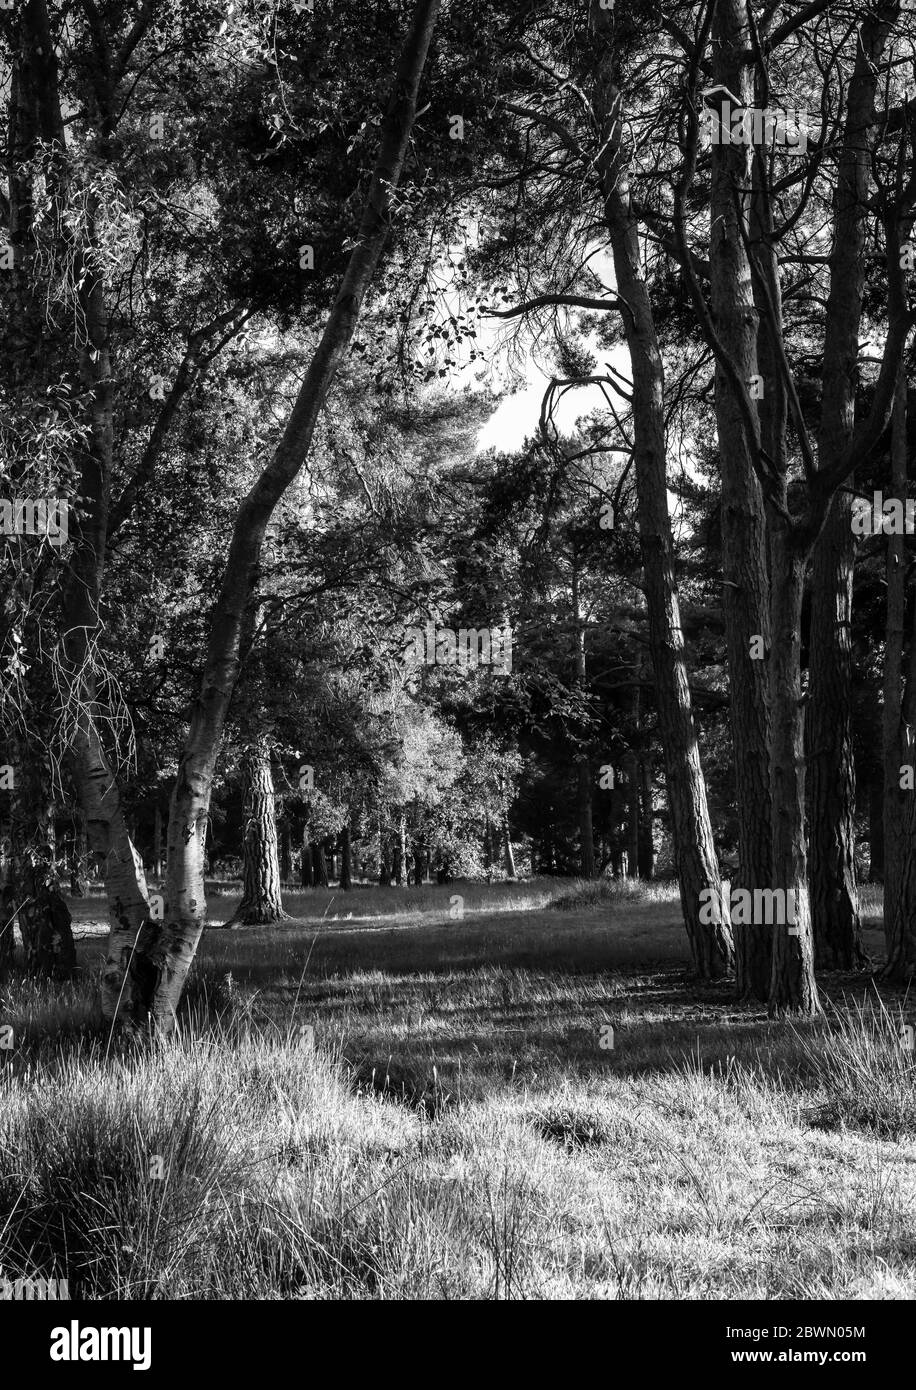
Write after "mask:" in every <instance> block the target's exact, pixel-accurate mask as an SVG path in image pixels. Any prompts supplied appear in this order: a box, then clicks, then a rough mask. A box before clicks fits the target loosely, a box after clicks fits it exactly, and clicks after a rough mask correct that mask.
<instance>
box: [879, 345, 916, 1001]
mask: <svg viewBox="0 0 916 1390" xmlns="http://www.w3.org/2000/svg"><path fill="white" fill-rule="evenodd" d="M906 430H907V389H906V376H905V374H904V373H903V372H901V374H900V378H899V380H898V383H897V392H896V397H895V401H894V416H893V423H892V427H891V469H892V484H891V491H892V493H893V495H894V497H898V498H904V497H905V496H906V472H907V469H906V454H907V442H906ZM906 576H907V548H906V537H905V536H888V537H887V631H886V636H885V648H884V940H885V948H886V958H885V964H884V969H883V972H882V973H883V975H884V977H885V978H886V979H889V980H893V981H895V982H897V983H899V984H909V982H910V981H911V980H912V979H913V976H914V974H916V791H914V790H912V787H913V779H914V772H916V743H914V732H916V605H914V606H913V612H912V616H911V619H910V635H909V643H907V641H906V632H905V625H906V607H907V577H906ZM907 646H909V652H908V653H907V650H906V648H907Z"/></svg>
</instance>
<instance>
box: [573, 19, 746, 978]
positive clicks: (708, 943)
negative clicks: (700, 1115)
mask: <svg viewBox="0 0 916 1390" xmlns="http://www.w3.org/2000/svg"><path fill="white" fill-rule="evenodd" d="M591 17H592V22H593V27H594V29H595V31H596V41H597V43H598V45H599V59H598V74H597V79H596V83H595V89H594V93H593V106H594V110H595V113H596V116H597V118H598V153H597V156H596V169H597V173H598V177H599V180H600V184H601V191H602V194H603V198H604V211H605V222H606V225H607V228H608V232H609V235H610V241H611V248H612V252H613V259H614V268H615V272H616V278H617V288H618V292H619V294H620V297H621V299H622V300H623V301H624V303H625V305H626V306H627V307H626V309H625V310H624V312H623V325H624V331H625V334H626V341H627V346H628V348H629V352H630V364H631V374H632V382H633V391H632V411H633V436H634V461H635V469H636V490H637V496H638V526H639V541H640V550H641V554H642V564H643V578H644V588H645V595H646V607H647V610H648V617H649V647H650V654H651V657H652V669H653V675H654V680H655V695H656V701H657V705H658V715H659V729H660V734H661V741H662V746H663V748H664V754H665V768H666V786H667V794H668V804H669V808H670V812H671V831H672V840H673V848H674V859H675V864H676V867H677V876H678V883H679V885H680V890H681V908H682V911H683V915H684V923H685V926H686V929H687V936H688V940H689V942H690V950H691V955H692V959H693V965H694V969H695V970H696V972H697V974H699V975H700V976H702V977H704V978H716V977H718V976H721V975H723V974H725V972H726V971H727V970H728V969H729V968H730V967H731V965H732V962H733V947H732V936H731V924H730V923H729V922H728V921H726V920H724V919H723V916H722V913H721V884H720V880H719V865H718V860H717V858H716V851H715V846H714V844H713V837H712V825H711V822H710V818H709V807H708V805H707V800H706V782H705V780H704V777H703V770H702V768H701V766H700V753H699V747H698V745H697V735H696V729H695V727H694V722H693V711H692V707H691V699H690V687H689V685H688V681H687V665H686V659H685V652H684V635H683V630H682V628H681V617H680V605H679V603H678V595H677V584H676V580H675V572H674V543H673V538H672V533H671V519H670V516H669V514H668V479H667V448H666V438H665V381H664V368H663V364H662V357H661V352H660V350H659V344H658V338H657V334H656V329H655V322H654V319H653V315H652V306H651V301H650V296H649V288H648V285H647V284H646V280H645V277H644V270H643V257H642V254H641V249H640V241H639V226H638V221H637V218H636V215H635V213H634V211H633V209H632V207H631V204H630V179H629V169H628V167H627V164H626V160H625V158H624V155H623V153H622V149H623V138H624V130H623V121H624V117H623V112H622V109H621V93H620V91H619V88H618V87H617V85H616V79H615V75H614V54H613V25H614V19H613V11H604V10H602V9H601V7H600V6H599V5H597V4H596V3H594V0H593V3H592V7H591ZM704 903H709V904H710V911H709V912H708V913H705V912H703V907H704ZM707 917H708V918H709V919H710V920H709V921H708V922H707V921H706V920H705V919H706V918H707Z"/></svg>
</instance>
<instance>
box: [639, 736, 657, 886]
mask: <svg viewBox="0 0 916 1390" xmlns="http://www.w3.org/2000/svg"><path fill="white" fill-rule="evenodd" d="M639 781H640V788H639V851H638V864H639V877H640V878H643V879H646V880H649V879H653V878H654V877H655V836H654V829H655V817H654V815H653V810H652V763H651V760H650V756H649V750H648V749H643V753H642V757H641V758H640V760H639Z"/></svg>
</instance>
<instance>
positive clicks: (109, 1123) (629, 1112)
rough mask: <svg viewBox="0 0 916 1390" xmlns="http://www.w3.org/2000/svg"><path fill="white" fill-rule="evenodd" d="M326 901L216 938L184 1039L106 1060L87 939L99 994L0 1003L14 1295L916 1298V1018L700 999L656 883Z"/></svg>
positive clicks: (839, 984)
mask: <svg viewBox="0 0 916 1390" xmlns="http://www.w3.org/2000/svg"><path fill="white" fill-rule="evenodd" d="M455 894H459V895H461V896H463V897H464V899H465V902H464V909H465V911H464V918H463V920H460V921H459V920H454V919H452V918H450V917H449V900H450V898H451V897H452V896H453V895H455ZM333 896H334V895H333V894H319V893H318V892H315V893H312V894H303V895H296V896H291V898H290V900H289V901H288V903H287V907H288V909H289V910H291V911H294V912H296V913H297V917H296V919H295V920H294V921H292V922H289V923H284V924H283V926H282V927H279V928H274V929H259V928H251V929H246V930H243V931H232V932H212V933H211V934H209V935H208V936H207V938H206V939H205V948H204V951H203V956H202V960H201V966H200V969H199V970H198V972H197V976H196V979H195V983H194V985H193V988H192V989H191V991H190V992H189V1000H188V1008H187V1010H186V1013H185V1017H184V1020H183V1024H182V1033H181V1037H180V1038H179V1040H178V1041H177V1042H176V1043H173V1044H171V1045H169V1046H168V1047H161V1048H156V1049H153V1050H152V1051H146V1052H139V1051H136V1050H130V1049H127V1050H125V1049H123V1048H122V1047H121V1046H120V1045H118V1044H117V1043H116V1042H110V1040H109V1039H108V1038H107V1036H106V1034H105V1030H104V1029H103V1028H102V1026H101V1024H100V1021H99V1020H98V1017H97V1014H96V1012H95V1004H94V993H93V976H94V971H95V969H96V964H97V958H98V954H99V948H100V944H101V943H100V941H99V940H98V939H97V938H93V937H88V938H87V939H86V940H84V941H83V942H82V944H81V948H80V949H81V954H82V956H83V959H84V962H85V967H86V969H85V977H84V981H83V983H82V984H81V985H80V986H79V987H77V988H75V989H73V990H70V991H64V992H59V991H56V992H53V993H52V992H49V991H47V990H45V989H41V988H35V987H27V986H19V987H18V988H17V989H16V990H15V991H14V992H13V993H12V994H11V996H10V997H9V998H7V999H5V1000H3V1001H0V1022H10V1023H12V1025H13V1027H14V1029H15V1030H16V1047H15V1048H14V1049H13V1050H12V1051H8V1052H5V1053H0V1058H2V1059H3V1060H2V1062H0V1087H2V1091H3V1094H2V1096H0V1265H2V1270H0V1273H2V1274H3V1275H5V1276H6V1277H15V1276H17V1275H18V1276H20V1277H46V1278H51V1277H66V1278H68V1279H69V1283H70V1288H71V1292H72V1293H73V1295H74V1296H76V1297H90V1298H91V1297H113V1296H114V1297H119V1298H127V1297H140V1298H156V1297H166V1298H217V1299H219V1298H237V1297H249V1298H314V1297H324V1298H327V1297H330V1298H342V1299H349V1298H359V1299H362V1298H385V1299H392V1298H426V1297H437V1298H499V1299H502V1298H509V1299H514V1298H544V1297H547V1298H577V1299H578V1298H624V1299H630V1298H695V1299H699V1298H704V1299H709V1298H739V1299H744V1298H758V1297H760V1298H912V1297H914V1295H916V1265H914V1253H916V1248H914V1247H916V1237H914V1236H913V1229H914V1223H913V1206H914V1202H916V1162H914V1160H916V1085H914V1072H913V1058H912V1054H906V1053H904V1052H903V1051H901V1049H900V1046H899V1043H898V1040H897V1029H898V1027H899V1022H900V1019H901V1018H902V1017H903V1016H906V1017H907V1018H909V1017H910V1015H909V1011H908V1008H907V1005H906V1001H905V1000H901V999H900V998H899V997H898V996H895V995H893V994H886V995H885V998H884V1001H883V1003H882V1002H881V1001H879V999H878V996H877V994H876V993H875V990H874V986H873V985H871V984H870V982H868V981H867V980H865V979H862V978H861V977H859V978H856V977H852V976H850V977H842V976H833V977H825V980H824V982H823V983H824V985H825V987H826V990H827V992H828V995H829V996H830V997H831V999H832V1001H833V1008H832V1010H831V1012H830V1014H829V1016H828V1019H827V1021H825V1023H824V1024H822V1025H820V1026H818V1027H809V1028H806V1029H798V1028H793V1027H791V1026H789V1025H777V1024H773V1023H770V1022H768V1021H767V1020H766V1019H765V1018H764V1017H763V1016H762V1014H761V1012H760V1011H759V1010H757V1009H754V1008H751V1007H744V1006H738V1005H736V1004H735V1002H734V1001H733V1000H732V998H731V997H730V993H729V988H728V986H727V985H716V986H704V987H702V988H697V987H695V985H694V984H693V983H691V982H690V981H689V980H688V979H687V977H686V975H685V959H684V944H683V939H682V936H681V932H680V930H679V929H678V927H677V925H676V912H675V909H674V907H673V904H672V902H671V897H670V893H669V892H666V891H657V892H656V893H654V894H653V895H651V896H647V895H643V894H635V895H634V894H631V893H627V892H621V891H620V890H619V889H614V890H607V889H599V890H595V889H593V888H592V887H591V886H588V887H586V888H585V890H584V891H583V890H582V889H581V887H579V886H575V885H574V886H572V887H571V886H570V885H569V884H564V885H558V884H551V883H548V882H539V883H535V884H530V885H518V884H515V885H493V886H492V887H489V888H488V887H484V886H480V885H478V886H476V887H472V886H471V885H452V886H450V887H449V888H447V889H438V888H426V889H414V890H394V889H392V890H373V891H370V890H358V891H357V892H356V893H354V894H353V895H350V896H348V895H337V902H335V903H332V904H331V908H330V911H328V904H329V902H330V900H331V898H332V897H333ZM341 897H343V898H345V900H346V906H345V908H344V909H343V910H344V911H353V912H354V914H355V913H356V911H357V909H358V911H359V917H357V916H356V915H354V916H353V917H352V918H350V919H347V918H346V917H345V916H344V917H341V915H340V911H338V905H339V903H340V898H341ZM558 899H559V900H560V901H558ZM351 902H352V903H353V906H352V907H351V906H350V903H351ZM218 905H219V908H220V909H221V915H222V917H223V919H225V918H226V917H228V916H229V914H230V912H231V909H232V907H233V905H234V904H233V901H232V900H231V899H228V898H220V899H219V900H218ZM98 906H99V905H98V903H97V902H96V903H95V905H94V910H95V912H96V915H97V913H98ZM92 911H93V904H92V902H91V901H90V902H89V903H83V904H81V905H80V912H81V914H82V915H83V917H84V920H85V921H86V922H87V924H88V923H89V922H90V921H91V915H92ZM217 915H220V914H217ZM335 916H336V920H334V918H335ZM876 927H877V923H876V922H875V921H874V919H872V923H871V926H870V928H869V931H868V933H867V935H868V937H869V945H870V947H871V948H872V949H874V950H875V953H876V954H877V948H878V944H879V942H878V934H877V931H876ZM302 1025H311V1026H312V1027H314V1029H315V1030H316V1035H317V1039H318V1048H317V1052H312V1051H311V1050H310V1049H309V1047H308V1046H307V1045H306V1043H305V1042H304V1041H303V1035H302V1034H300V1031H299V1030H300V1028H301V1026H302ZM607 1025H611V1026H612V1027H613V1029H614V1043H615V1046H614V1048H613V1049H612V1050H611V1049H607V1048H605V1047H602V1036H603V1037H604V1039H605V1041H607V1033H606V1032H605V1033H604V1034H602V1028H605V1029H606V1027H607ZM157 1156H158V1158H160V1159H161V1160H162V1163H161V1170H162V1172H163V1176H162V1177H161V1178H157V1177H151V1176H150V1173H151V1171H159V1167H160V1165H158V1164H157V1163H153V1164H152V1168H151V1161H152V1160H153V1159H154V1158H156V1157H157Z"/></svg>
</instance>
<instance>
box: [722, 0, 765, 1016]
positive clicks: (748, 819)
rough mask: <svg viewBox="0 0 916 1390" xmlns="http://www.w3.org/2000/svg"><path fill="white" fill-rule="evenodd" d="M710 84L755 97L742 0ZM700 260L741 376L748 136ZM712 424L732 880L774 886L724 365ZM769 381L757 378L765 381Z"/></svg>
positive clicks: (755, 543)
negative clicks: (734, 861) (734, 846)
mask: <svg viewBox="0 0 916 1390" xmlns="http://www.w3.org/2000/svg"><path fill="white" fill-rule="evenodd" d="M713 34H714V48H713V52H714V55H715V56H714V82H715V83H717V84H722V85H724V86H725V87H726V88H727V89H728V91H730V92H733V93H734V94H735V96H736V97H738V98H739V100H740V102H741V104H742V105H743V106H751V105H752V104H753V100H754V96H753V86H754V84H753V67H752V64H751V63H750V62H749V61H748V55H749V54H750V53H751V51H752V44H751V31H750V27H749V24H748V13H747V3H746V0H720V3H719V4H718V6H717V9H716V18H715V23H714V26H713ZM710 159H711V165H712V176H711V177H712V182H711V196H710V236H709V266H710V289H711V302H712V311H713V318H714V322H715V325H716V330H717V333H718V335H719V339H720V341H721V343H722V346H723V348H724V349H725V351H726V353H727V354H728V355H729V357H730V358H731V360H732V362H733V364H734V366H735V368H736V369H737V372H738V375H739V377H740V378H741V380H742V381H744V382H750V380H751V378H753V377H756V376H757V375H758V362H757V327H758V316H757V309H756V306H755V302H754V290H753V281H752V276H751V267H750V258H749V254H748V250H747V246H748V243H749V238H748V229H749V223H750V217H751V204H750V198H751V163H752V160H753V150H752V147H751V146H750V145H744V144H732V143H728V144H726V143H725V142H724V140H723V141H720V142H718V143H713V145H712V147H711V150H710ZM715 388H716V398H715V399H716V423H717V430H718V440H719V469H720V474H721V479H722V497H721V518H722V583H723V591H722V592H723V610H724V615H725V632H726V643H727V651H728V677H729V680H728V685H729V701H730V709H731V734H732V744H733V750H734V775H735V789H736V800H737V812H738V869H737V873H736V875H735V878H734V880H733V883H732V887H733V888H734V889H749V890H751V891H753V890H754V889H755V888H767V887H769V886H770V885H771V884H772V861H771V834H772V831H771V826H770V751H769V746H770V745H769V739H770V731H769V699H768V688H767V687H768V676H767V670H766V662H765V661H762V660H760V659H757V658H756V657H755V655H754V653H755V651H756V650H757V648H756V644H755V645H754V646H752V641H753V639H755V638H756V639H759V640H760V641H761V642H762V644H763V648H764V650H768V649H769V646H770V619H769V575H768V566H767V535H766V511H765V507H764V501H763V490H762V488H761V486H760V483H759V481H758V479H757V476H756V474H755V472H754V465H753V461H752V459H751V455H750V451H749V447H748V441H747V437H746V434H745V429H744V422H743V416H742V410H741V406H740V403H739V401H738V398H737V396H736V393H735V391H734V389H733V387H732V385H731V382H730V378H729V376H728V374H727V373H726V372H725V371H723V369H722V366H721V365H720V364H718V363H717V366H716V381H715ZM767 388H769V389H770V390H772V389H773V383H772V382H769V383H766V382H765V383H764V391H766V389H767ZM770 945H771V938H770V929H769V928H767V927H765V926H764V927H761V926H758V925H756V924H742V925H741V926H738V927H737V928H736V929H735V982H736V987H737V991H738V994H739V997H747V996H750V997H753V998H757V999H761V1000H765V999H766V998H767V994H768V991H769V984H770V964H771V963H770Z"/></svg>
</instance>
